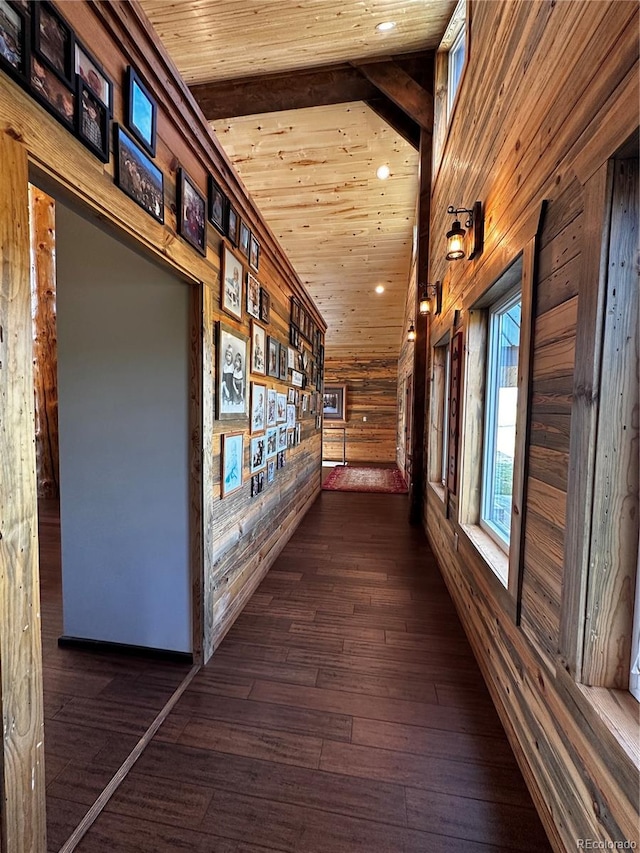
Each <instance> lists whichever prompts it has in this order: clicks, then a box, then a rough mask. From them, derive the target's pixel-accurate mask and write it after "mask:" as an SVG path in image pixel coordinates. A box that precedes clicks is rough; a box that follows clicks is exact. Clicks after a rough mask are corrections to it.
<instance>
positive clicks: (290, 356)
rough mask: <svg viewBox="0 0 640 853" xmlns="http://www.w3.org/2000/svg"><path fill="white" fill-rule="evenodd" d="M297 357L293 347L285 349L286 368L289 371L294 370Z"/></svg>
mask: <svg viewBox="0 0 640 853" xmlns="http://www.w3.org/2000/svg"><path fill="white" fill-rule="evenodd" d="M297 355H298V353H297V352H296V351H295V350H294V349H293V347H287V367H288V368H289V370H295V369H296V363H297V358H296V356H297Z"/></svg>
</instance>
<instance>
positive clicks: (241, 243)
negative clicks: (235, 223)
mask: <svg viewBox="0 0 640 853" xmlns="http://www.w3.org/2000/svg"><path fill="white" fill-rule="evenodd" d="M250 240H251V231H250V230H249V226H248V225H247V223H246V222H245V221H244V219H241V220H240V237H239V238H238V248H239V249H240V251H241V252H242V254H243V255H244V256H245V258H248V257H249V242H250Z"/></svg>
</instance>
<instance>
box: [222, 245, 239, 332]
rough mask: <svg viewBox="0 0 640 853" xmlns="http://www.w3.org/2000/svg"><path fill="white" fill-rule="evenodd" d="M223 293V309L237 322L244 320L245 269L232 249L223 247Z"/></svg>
mask: <svg viewBox="0 0 640 853" xmlns="http://www.w3.org/2000/svg"><path fill="white" fill-rule="evenodd" d="M221 277H222V289H221V290H222V292H221V300H220V301H221V308H222V310H223V311H226V312H227V314H231V316H232V317H235V318H236V320H242V279H243V277H244V267H243V266H242V261H241V260H239V259H238V258H237V257H236V256H235V255H234V253H233V252H232V251H231V249H230V248H229V247H228V246H227V245H225V244H223V246H222V273H221Z"/></svg>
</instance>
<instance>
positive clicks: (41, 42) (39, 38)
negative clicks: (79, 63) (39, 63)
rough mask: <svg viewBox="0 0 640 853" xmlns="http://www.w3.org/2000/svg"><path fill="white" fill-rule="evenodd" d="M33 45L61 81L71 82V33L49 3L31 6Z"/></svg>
mask: <svg viewBox="0 0 640 853" xmlns="http://www.w3.org/2000/svg"><path fill="white" fill-rule="evenodd" d="M33 45H34V50H35V52H36V53H37V54H38V55H39V56H40V57H41V58H42V59H43V60H44V62H45V64H47V65H49V67H50V68H52V69H53V70H54V71H55V72H56V74H58V76H59V77H60V78H61V79H63V80H65V81H66V82H67V83H68V84H71V83H72V82H73V68H72V66H73V33H72V32H71V28H70V27H69V25H68V24H67V23H66V21H64V20H63V19H62V18H61V17H60V15H59V14H58V13H57V12H56V10H55V8H54V7H53V5H52V4H51V3H34V4H33Z"/></svg>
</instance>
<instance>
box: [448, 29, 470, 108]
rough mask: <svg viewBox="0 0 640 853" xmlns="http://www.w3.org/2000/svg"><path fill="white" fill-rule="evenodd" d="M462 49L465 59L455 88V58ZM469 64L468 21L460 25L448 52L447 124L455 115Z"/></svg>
mask: <svg viewBox="0 0 640 853" xmlns="http://www.w3.org/2000/svg"><path fill="white" fill-rule="evenodd" d="M460 47H462V51H463V57H462V65H461V67H460V73H459V74H458V76H457V78H456V80H455V86H454V82H453V75H452V65H453V58H454V56H455V53H456V51H457V50H459V49H460ZM466 62H467V25H466V19H463V21H462V22H461V24H460V28H459V29H458V32H457V33H456V35H455V36H454V39H453V42H452V43H451V46H450V47H449V49H448V50H447V123H449V121H450V120H451V115H452V114H453V108H454V105H455V102H456V97H457V95H458V91H459V89H460V83H461V82H462V76H463V74H464V68H465V65H466Z"/></svg>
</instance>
